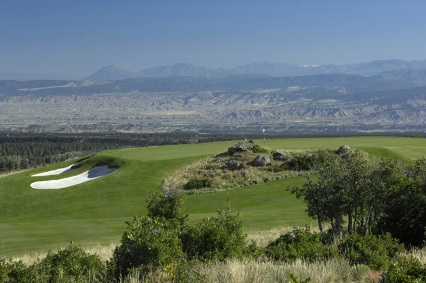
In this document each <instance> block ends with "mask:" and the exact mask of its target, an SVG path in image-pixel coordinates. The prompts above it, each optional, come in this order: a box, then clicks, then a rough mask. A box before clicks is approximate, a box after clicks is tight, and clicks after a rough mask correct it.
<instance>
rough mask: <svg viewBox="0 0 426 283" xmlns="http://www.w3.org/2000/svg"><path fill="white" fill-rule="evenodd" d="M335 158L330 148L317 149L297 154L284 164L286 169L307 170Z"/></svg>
mask: <svg viewBox="0 0 426 283" xmlns="http://www.w3.org/2000/svg"><path fill="white" fill-rule="evenodd" d="M333 158H334V154H333V153H332V152H331V151H328V150H317V151H314V152H308V153H304V154H295V155H293V156H292V157H291V158H290V159H289V160H288V161H286V162H285V163H284V164H283V167H284V168H285V169H286V170H295V171H307V170H311V169H313V168H314V167H316V166H320V165H321V164H324V163H326V162H327V161H329V160H331V159H333Z"/></svg>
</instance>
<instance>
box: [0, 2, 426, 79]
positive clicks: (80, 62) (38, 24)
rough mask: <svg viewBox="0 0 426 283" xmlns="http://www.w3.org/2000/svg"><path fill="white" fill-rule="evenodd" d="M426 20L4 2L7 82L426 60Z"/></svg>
mask: <svg viewBox="0 0 426 283" xmlns="http://www.w3.org/2000/svg"><path fill="white" fill-rule="evenodd" d="M425 12H426V2H424V1H420V0H416V1H414V0H409V1H400V0H396V1H392V2H391V3H389V1H385V0H378V1H373V2H372V1H366V0H361V1H353V2H352V1H337V0H324V1H307V0H306V1H305V0H301V1H278V0H274V1H267V2H265V1H231V2H228V1H222V0H220V1H214V2H202V1H195V0H191V1H161V2H160V1H136V0H128V1H82V0H76V1H61V0H59V1H58V0H56V1H53V0H46V1H42V2H37V1H30V0H22V1H12V0H3V1H2V2H1V3H0V35H1V36H0V73H18V74H30V75H36V76H37V75H38V76H56V77H61V76H62V77H63V78H72V79H75V78H83V77H85V76H88V75H90V74H91V73H93V72H95V71H96V70H98V69H99V68H101V67H104V66H108V65H115V66H118V67H121V68H125V69H129V70H132V71H142V70H143V69H147V68H150V67H154V66H161V65H173V64H176V63H190V64H193V65H195V66H204V67H209V68H219V67H224V68H232V67H236V66H241V65H245V64H250V63H255V62H265V61H271V62H280V63H288V64H295V65H324V64H336V65H343V64H355V63H363V62H368V61H372V60H389V59H401V60H410V61H412V60H424V59H426V50H425V49H424V46H426V37H424V36H423V33H424V31H423V29H424V27H425V26H426V17H424V13H425Z"/></svg>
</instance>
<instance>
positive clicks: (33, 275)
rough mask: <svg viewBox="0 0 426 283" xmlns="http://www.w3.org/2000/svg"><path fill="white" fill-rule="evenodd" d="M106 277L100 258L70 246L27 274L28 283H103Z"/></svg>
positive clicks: (41, 262) (37, 265) (31, 268)
mask: <svg viewBox="0 0 426 283" xmlns="http://www.w3.org/2000/svg"><path fill="white" fill-rule="evenodd" d="M105 275H106V267H105V265H104V263H103V262H102V261H101V260H100V258H99V257H98V256H96V255H90V254H88V253H86V252H85V251H84V250H83V249H82V248H80V247H78V246H75V245H73V244H70V245H69V246H68V247H67V248H65V249H62V250H60V251H58V252H57V253H49V254H48V255H47V256H46V257H45V258H44V259H43V260H41V261H40V262H38V263H36V264H35V265H33V266H31V267H30V268H29V269H28V270H27V273H26V277H27V278H26V280H27V281H26V282H34V281H37V282H64V281H68V282H84V281H88V279H91V280H92V281H101V280H105ZM23 281H25V280H23Z"/></svg>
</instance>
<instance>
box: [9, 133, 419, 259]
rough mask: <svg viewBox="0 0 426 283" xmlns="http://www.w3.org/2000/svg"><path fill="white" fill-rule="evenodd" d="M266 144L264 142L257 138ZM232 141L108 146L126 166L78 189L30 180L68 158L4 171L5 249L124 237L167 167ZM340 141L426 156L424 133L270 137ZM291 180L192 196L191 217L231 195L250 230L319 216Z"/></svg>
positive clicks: (307, 142)
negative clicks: (43, 186)
mask: <svg viewBox="0 0 426 283" xmlns="http://www.w3.org/2000/svg"><path fill="white" fill-rule="evenodd" d="M258 142H259V144H261V145H263V144H264V141H263V140H261V141H258ZM232 144H233V142H221V143H208V144H196V145H178V146H162V147H149V148H138V149H122V150H114V151H106V152H102V153H100V154H98V156H99V157H114V158H118V159H120V160H121V162H122V163H123V165H122V166H121V168H120V169H119V170H117V171H116V172H114V173H112V174H110V175H108V176H106V177H103V178H100V179H97V180H94V181H91V182H88V183H85V184H81V185H78V186H75V187H72V188H67V189H62V190H34V189H31V188H30V184H31V182H33V181H36V180H46V179H49V177H39V178H34V177H31V175H32V174H35V173H39V172H44V171H48V170H51V169H55V168H59V167H65V166H66V165H67V164H70V162H68V163H65V164H61V165H57V166H52V167H49V168H40V169H37V170H30V171H25V172H22V173H19V174H13V175H10V176H4V177H0V256H7V255H14V254H22V253H24V252H31V251H41V250H44V251H45V250H48V249H50V248H58V247H60V246H64V245H66V244H67V243H68V242H70V241H73V242H75V243H77V244H81V245H83V246H85V245H94V244H107V243H110V242H114V241H118V240H119V239H120V237H121V234H122V232H123V231H124V229H125V226H126V225H125V220H128V219H130V217H131V216H132V215H144V214H145V213H146V210H145V197H146V196H147V194H148V192H149V191H152V190H157V189H158V185H159V183H160V182H161V180H162V179H163V178H164V176H166V175H167V174H168V173H169V172H172V171H174V170H176V169H177V168H179V167H181V166H183V165H187V164H190V163H192V162H193V161H195V160H198V159H201V158H204V157H206V156H211V155H214V154H217V153H220V152H223V151H225V150H226V149H227V148H228V147H229V146H230V145H232ZM342 144H347V145H349V146H351V147H355V148H359V149H363V150H366V151H368V152H369V153H370V154H371V155H378V156H386V155H387V156H390V157H397V158H403V159H406V160H410V159H415V158H420V157H422V156H425V155H426V146H425V140H424V139H413V138H399V137H350V138H312V139H306V138H304V139H271V140H266V147H269V148H273V149H315V148H337V147H338V146H340V145H342ZM301 182H303V180H302V179H292V180H288V181H280V182H274V183H269V184H262V185H257V186H252V187H250V188H245V189H239V190H234V191H229V192H222V193H215V194H205V195H193V196H189V197H188V198H187V201H186V207H187V210H188V212H189V213H190V214H191V220H197V219H200V218H202V217H205V216H209V215H213V214H214V213H215V211H216V209H217V208H218V207H224V206H226V200H227V198H228V196H229V198H230V199H231V202H232V203H233V205H234V207H235V209H236V210H238V211H240V213H241V216H242V217H243V219H244V220H245V227H246V229H247V231H253V230H261V229H268V228H272V227H276V226H289V225H300V224H303V223H313V220H311V219H309V218H307V216H306V215H305V213H304V205H303V203H302V202H301V201H299V200H297V199H295V198H294V196H292V195H290V194H289V193H288V192H287V191H286V190H285V188H286V187H287V186H288V185H294V184H300V183H301Z"/></svg>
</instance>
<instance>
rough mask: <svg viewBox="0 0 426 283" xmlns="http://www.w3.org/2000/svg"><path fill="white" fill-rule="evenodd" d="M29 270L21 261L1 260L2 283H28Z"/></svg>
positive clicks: (0, 276) (0, 280)
mask: <svg viewBox="0 0 426 283" xmlns="http://www.w3.org/2000/svg"><path fill="white" fill-rule="evenodd" d="M28 278H29V276H28V268H27V266H25V265H24V264H23V263H22V262H21V261H18V262H12V261H6V260H4V259H1V260H0V282H1V283H3V282H8V283H15V282H16V283H20V282H30V281H28Z"/></svg>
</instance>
